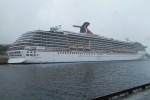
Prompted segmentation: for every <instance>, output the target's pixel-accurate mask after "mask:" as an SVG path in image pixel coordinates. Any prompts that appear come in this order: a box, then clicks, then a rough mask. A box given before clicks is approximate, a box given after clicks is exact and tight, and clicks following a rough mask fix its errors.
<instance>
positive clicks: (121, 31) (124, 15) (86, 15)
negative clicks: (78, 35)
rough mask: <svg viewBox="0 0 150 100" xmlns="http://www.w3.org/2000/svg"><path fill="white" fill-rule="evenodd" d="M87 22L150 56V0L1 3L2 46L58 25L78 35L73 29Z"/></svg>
mask: <svg viewBox="0 0 150 100" xmlns="http://www.w3.org/2000/svg"><path fill="white" fill-rule="evenodd" d="M85 21H87V22H90V23H91V25H90V26H89V29H90V30H91V31H92V32H93V33H95V34H99V35H102V36H105V37H110V38H114V39H118V40H125V38H129V39H130V41H137V42H141V43H142V44H143V45H145V46H148V47H149V48H148V49H147V51H148V52H149V53H150V28H149V27H150V0H0V44H7V43H13V42H14V41H15V40H16V39H17V38H18V37H19V36H21V35H22V34H23V33H25V32H28V31H33V30H37V29H41V30H49V28H50V27H52V26H56V25H62V29H63V30H70V31H75V32H78V31H79V29H76V28H73V27H72V25H82V24H83V22H85Z"/></svg>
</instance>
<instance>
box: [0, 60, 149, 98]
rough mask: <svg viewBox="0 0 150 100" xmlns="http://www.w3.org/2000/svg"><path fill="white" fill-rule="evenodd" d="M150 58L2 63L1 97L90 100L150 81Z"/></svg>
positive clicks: (0, 72) (0, 68)
mask: <svg viewBox="0 0 150 100" xmlns="http://www.w3.org/2000/svg"><path fill="white" fill-rule="evenodd" d="M149 65H150V61H125V62H100V63H68V64H29V65H0V100H90V99H92V98H96V97H99V96H103V95H106V94H109V93H114V92H118V91H120V90H123V89H127V88H131V87H133V86H137V85H142V84H145V83H150V66H149Z"/></svg>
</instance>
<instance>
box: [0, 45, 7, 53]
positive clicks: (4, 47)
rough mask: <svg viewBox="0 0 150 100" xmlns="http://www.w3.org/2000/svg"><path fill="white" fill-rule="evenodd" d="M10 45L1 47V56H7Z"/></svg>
mask: <svg viewBox="0 0 150 100" xmlns="http://www.w3.org/2000/svg"><path fill="white" fill-rule="evenodd" d="M8 47H9V45H0V55H4V54H6V51H7V49H8Z"/></svg>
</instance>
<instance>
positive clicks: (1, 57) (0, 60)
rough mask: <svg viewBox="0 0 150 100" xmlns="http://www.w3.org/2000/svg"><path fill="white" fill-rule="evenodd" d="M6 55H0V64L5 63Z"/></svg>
mask: <svg viewBox="0 0 150 100" xmlns="http://www.w3.org/2000/svg"><path fill="white" fill-rule="evenodd" d="M7 61H8V57H7V56H6V55H0V64H7Z"/></svg>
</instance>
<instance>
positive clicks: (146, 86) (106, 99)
mask: <svg viewBox="0 0 150 100" xmlns="http://www.w3.org/2000/svg"><path fill="white" fill-rule="evenodd" d="M149 88H150V83H148V84H144V85H140V86H136V87H133V88H130V89H126V90H122V91H119V92H116V93H112V94H108V95H105V96H101V97H97V98H95V99H92V100H113V99H117V98H120V97H124V96H127V95H130V94H133V93H136V92H138V91H142V90H146V89H149Z"/></svg>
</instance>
